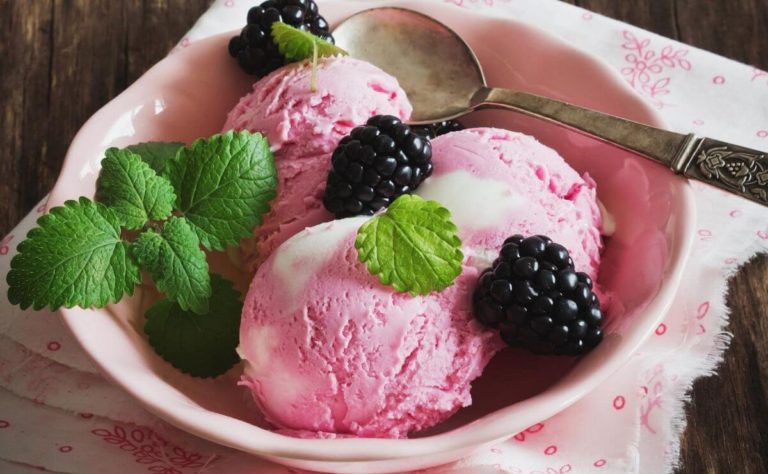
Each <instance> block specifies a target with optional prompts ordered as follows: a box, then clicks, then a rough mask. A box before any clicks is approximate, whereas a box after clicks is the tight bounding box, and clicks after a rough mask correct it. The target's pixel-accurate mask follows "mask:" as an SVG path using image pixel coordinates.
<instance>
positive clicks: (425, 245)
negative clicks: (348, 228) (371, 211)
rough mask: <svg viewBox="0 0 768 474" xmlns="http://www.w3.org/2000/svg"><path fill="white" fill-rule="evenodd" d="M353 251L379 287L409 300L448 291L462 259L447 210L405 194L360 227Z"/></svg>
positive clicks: (453, 226)
mask: <svg viewBox="0 0 768 474" xmlns="http://www.w3.org/2000/svg"><path fill="white" fill-rule="evenodd" d="M355 247H356V248H357V250H358V256H359V258H360V261H361V262H363V263H365V264H366V266H367V267H368V271H370V272H371V273H372V274H374V275H378V277H379V280H381V283H383V284H385V285H391V286H393V287H394V288H395V290H397V291H399V292H403V291H409V292H411V294H414V295H415V294H427V293H430V292H432V291H436V290H437V291H439V290H443V289H445V288H446V287H448V286H450V285H451V283H453V280H455V279H456V277H457V276H459V274H460V273H461V262H462V260H463V258H464V256H463V255H462V253H461V249H460V247H461V240H459V237H458V236H457V228H456V225H455V224H454V223H453V222H451V213H450V212H449V211H448V209H445V208H444V207H441V206H440V203H438V202H436V201H425V200H424V199H422V198H420V197H418V196H412V195H407V194H406V195H403V196H400V197H399V198H397V200H395V202H393V203H392V204H391V205H390V206H389V208H388V209H387V212H386V213H384V214H380V215H378V216H375V217H374V218H372V219H371V220H369V221H367V222H366V223H365V224H363V225H362V226H361V227H360V229H359V230H358V232H357V239H356V240H355Z"/></svg>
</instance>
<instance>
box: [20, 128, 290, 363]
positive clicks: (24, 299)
mask: <svg viewBox="0 0 768 474" xmlns="http://www.w3.org/2000/svg"><path fill="white" fill-rule="evenodd" d="M96 187H97V189H96V198H97V200H98V201H99V202H94V201H91V200H89V199H87V198H85V197H83V198H80V200H79V201H67V202H66V203H65V204H64V206H59V207H55V208H53V209H51V210H50V213H49V214H47V215H45V216H43V217H41V218H40V219H39V220H38V227H37V228H35V229H32V230H31V231H30V232H29V234H28V235H27V238H26V240H24V241H22V242H21V243H20V244H19V246H18V252H19V253H18V255H16V256H15V257H14V258H13V260H12V261H11V271H10V272H9V273H8V277H7V279H8V284H9V288H8V299H9V301H10V302H11V303H12V304H18V305H19V306H21V307H22V308H24V309H26V308H28V307H30V306H32V307H33V308H34V309H42V308H44V307H46V306H48V307H49V308H50V309H52V310H55V309H58V308H60V307H62V306H64V307H72V306H80V307H83V308H95V307H99V308H100V307H104V306H106V305H107V304H109V303H112V302H117V301H119V300H120V299H121V298H122V297H123V296H124V295H126V294H129V295H130V294H133V291H134V288H135V286H136V285H137V284H138V283H139V282H140V281H141V272H140V268H143V269H144V270H146V271H147V272H148V273H149V274H150V276H151V277H152V278H153V279H154V281H155V283H156V286H157V289H158V290H160V291H161V292H163V293H165V296H166V299H164V300H162V301H161V302H159V303H157V304H156V305H155V306H153V307H152V309H151V310H150V311H149V312H148V313H147V318H148V319H147V326H146V332H147V334H148V335H149V336H150V343H151V344H152V347H153V348H154V349H155V351H156V352H157V353H158V354H160V355H161V356H162V357H163V358H165V359H166V360H168V361H169V362H171V363H172V364H173V365H174V366H176V367H179V368H181V369H182V370H184V371H185V372H187V373H190V374H192V375H196V376H203V377H207V376H214V375H217V374H219V373H222V372H223V371H225V370H226V369H227V368H229V367H231V366H232V365H233V364H234V363H235V362H236V361H237V355H236V354H235V347H236V345H237V333H238V326H239V321H240V307H241V303H240V302H239V293H237V292H236V291H235V290H234V289H233V288H232V284H231V283H229V282H226V281H225V280H223V279H222V278H221V277H214V278H213V279H212V277H211V275H210V274H209V268H208V262H207V261H206V254H205V253H204V252H203V250H202V248H201V247H206V248H208V249H211V250H223V249H225V248H226V247H227V246H229V245H235V244H237V243H238V241H239V239H240V238H242V237H246V236H249V235H251V233H252V231H253V227H254V226H255V225H257V224H259V223H261V218H262V216H263V214H264V213H266V212H267V211H268V210H269V201H270V200H271V199H272V198H274V196H275V194H276V188H277V175H276V170H275V163H274V157H273V155H272V152H271V151H270V148H269V143H268V142H267V140H266V139H265V138H264V137H263V136H261V135H260V134H251V133H249V132H237V133H236V132H229V133H226V134H224V135H214V136H213V137H211V138H210V139H208V140H198V141H196V142H195V143H194V144H193V145H192V146H191V147H189V148H184V147H182V146H181V145H180V144H176V143H144V144H139V145H134V146H131V147H129V148H127V149H123V150H119V149H116V148H111V149H109V150H107V152H106V157H105V158H104V160H103V161H102V170H101V174H100V176H99V178H98V180H97V182H96ZM126 231H127V232H126Z"/></svg>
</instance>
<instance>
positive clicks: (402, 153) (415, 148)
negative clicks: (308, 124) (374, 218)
mask: <svg viewBox="0 0 768 474" xmlns="http://www.w3.org/2000/svg"><path fill="white" fill-rule="evenodd" d="M331 164H332V168H331V171H330V172H329V173H328V181H327V183H326V187H325V195H324V196H323V205H324V206H325V208H326V209H328V210H329V211H330V212H332V213H333V214H335V215H336V217H337V218H342V217H349V216H356V215H371V214H373V213H374V212H376V211H378V210H379V209H381V208H384V207H387V206H389V204H390V203H391V202H392V201H394V200H395V199H397V197H399V196H400V195H403V194H407V193H410V192H412V191H413V190H414V189H416V187H417V186H418V185H419V184H421V182H422V181H424V179H426V178H427V177H428V176H429V175H430V174H432V144H431V142H430V141H429V138H425V137H422V136H421V135H418V134H416V133H413V132H412V131H411V128H410V127H409V126H408V125H406V124H404V123H402V122H401V121H400V119H398V118H397V117H393V116H391V115H377V116H375V117H371V118H370V119H369V120H368V122H367V123H366V125H364V126H361V127H356V128H355V129H353V130H352V132H351V133H350V134H349V135H347V136H346V137H344V138H342V139H341V141H340V142H339V146H338V147H336V150H334V152H333V157H332V158H331Z"/></svg>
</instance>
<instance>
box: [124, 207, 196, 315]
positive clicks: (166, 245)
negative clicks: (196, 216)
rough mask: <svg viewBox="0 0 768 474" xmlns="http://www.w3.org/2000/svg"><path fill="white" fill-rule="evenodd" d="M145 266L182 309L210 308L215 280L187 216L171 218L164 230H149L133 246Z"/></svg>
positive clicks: (158, 285) (133, 251)
mask: <svg viewBox="0 0 768 474" xmlns="http://www.w3.org/2000/svg"><path fill="white" fill-rule="evenodd" d="M131 252H132V253H133V256H134V257H136V261H137V262H138V263H139V264H140V265H141V267H142V268H143V269H144V270H146V271H148V272H149V274H150V275H152V279H153V280H155V285H156V286H157V289H158V290H160V291H162V292H163V293H165V294H166V295H167V296H168V298H170V299H171V300H172V301H175V302H176V303H177V304H178V305H179V307H181V309H182V310H185V311H186V310H190V311H193V312H195V313H198V314H205V312H206V311H208V298H209V297H210V296H211V280H210V277H209V276H208V262H207V261H206V260H205V253H203V251H202V250H200V240H198V238H197V235H196V234H195V232H194V231H193V230H192V227H191V226H190V225H189V223H188V222H187V220H186V219H185V218H183V217H171V218H170V220H168V222H167V223H166V224H165V226H164V227H163V229H162V230H161V231H160V232H155V231H154V230H153V229H148V230H146V231H145V232H144V233H142V234H141V235H140V236H139V238H138V239H136V241H135V242H134V243H133V244H132V245H131Z"/></svg>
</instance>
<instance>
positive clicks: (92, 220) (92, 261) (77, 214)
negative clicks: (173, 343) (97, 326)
mask: <svg viewBox="0 0 768 474" xmlns="http://www.w3.org/2000/svg"><path fill="white" fill-rule="evenodd" d="M37 225H38V227H36V228H34V229H32V230H31V231H29V233H28V234H27V238H26V239H25V240H24V241H22V242H21V243H20V244H19V246H18V251H19V253H18V254H17V255H16V256H15V257H14V258H13V260H11V270H10V272H8V277H7V280H8V285H9V288H8V300H9V301H10V302H11V303H12V304H18V305H19V306H20V307H21V308H22V309H26V308H28V307H30V306H32V307H33V308H34V309H36V310H38V309H42V308H44V307H46V306H48V307H49V308H50V309H52V310H55V309H58V308H60V307H62V306H64V307H67V308H71V307H73V306H80V307H82V308H91V307H96V308H102V307H104V306H106V305H107V304H109V303H111V302H116V301H119V300H120V298H122V297H123V295H124V294H126V293H127V294H129V295H131V294H133V289H134V287H135V286H136V284H137V283H139V281H140V279H141V274H140V272H139V267H138V266H137V265H136V264H135V263H134V262H133V260H131V258H130V256H129V252H128V244H127V243H126V242H124V241H123V240H121V238H120V222H119V220H118V217H117V215H115V213H114V212H112V211H111V210H109V209H108V208H106V207H105V206H104V205H102V204H99V203H96V202H93V201H91V200H89V199H86V198H80V200H79V201H67V202H66V203H64V206H60V207H54V208H53V209H51V210H50V213H49V214H47V215H44V216H42V217H41V218H40V219H38V220H37Z"/></svg>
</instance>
